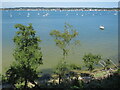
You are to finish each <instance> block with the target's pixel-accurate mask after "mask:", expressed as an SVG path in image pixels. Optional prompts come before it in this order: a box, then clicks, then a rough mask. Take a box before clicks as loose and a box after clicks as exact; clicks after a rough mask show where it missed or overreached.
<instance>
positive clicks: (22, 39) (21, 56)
mask: <svg viewBox="0 0 120 90" xmlns="http://www.w3.org/2000/svg"><path fill="white" fill-rule="evenodd" d="M15 28H18V29H19V31H17V32H16V35H15V37H14V39H13V41H14V43H15V45H16V48H15V51H14V54H13V56H14V58H15V60H16V61H17V62H18V63H19V64H21V65H25V66H26V67H27V66H31V67H32V68H33V67H34V68H35V67H36V68H37V66H38V65H39V64H42V53H41V48H40V47H39V42H41V40H40V38H39V37H37V36H35V33H36V32H35V30H34V29H33V27H32V24H29V26H24V25H22V24H16V25H15Z"/></svg>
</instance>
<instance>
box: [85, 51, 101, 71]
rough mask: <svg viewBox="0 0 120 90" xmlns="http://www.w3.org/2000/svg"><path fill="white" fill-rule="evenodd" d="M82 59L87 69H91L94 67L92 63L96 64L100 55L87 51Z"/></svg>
mask: <svg viewBox="0 0 120 90" xmlns="http://www.w3.org/2000/svg"><path fill="white" fill-rule="evenodd" d="M83 60H84V63H85V66H86V67H87V68H88V70H89V71H92V70H93V69H94V65H96V64H98V62H99V61H100V60H101V56H100V55H93V54H91V53H89V54H87V55H84V57H83Z"/></svg>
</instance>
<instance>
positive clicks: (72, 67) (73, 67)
mask: <svg viewBox="0 0 120 90" xmlns="http://www.w3.org/2000/svg"><path fill="white" fill-rule="evenodd" d="M69 67H70V69H72V70H81V66H78V65H76V64H70V65H69Z"/></svg>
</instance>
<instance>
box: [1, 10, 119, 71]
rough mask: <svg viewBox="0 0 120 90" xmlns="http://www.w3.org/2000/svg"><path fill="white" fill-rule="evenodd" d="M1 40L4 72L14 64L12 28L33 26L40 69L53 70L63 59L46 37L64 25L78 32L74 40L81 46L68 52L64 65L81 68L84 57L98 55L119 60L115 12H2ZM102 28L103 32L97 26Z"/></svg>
mask: <svg viewBox="0 0 120 90" xmlns="http://www.w3.org/2000/svg"><path fill="white" fill-rule="evenodd" d="M2 14H3V16H2V19H3V21H2V37H3V42H2V44H3V71H4V70H6V69H7V68H8V66H9V65H10V64H11V63H12V61H13V60H14V58H13V56H12V54H13V50H14V43H13V41H12V39H13V37H14V35H15V32H16V31H17V30H16V29H15V28H14V25H15V24H18V23H19V24H24V25H28V23H32V24H33V27H34V29H35V30H36V31H37V35H38V36H40V38H41V40H42V43H41V45H40V46H41V48H42V52H43V59H44V60H43V63H44V64H43V65H41V66H40V68H41V69H49V68H53V67H55V65H56V64H57V63H58V61H59V60H60V59H61V58H62V50H60V49H59V48H58V47H56V46H55V43H54V40H53V38H52V37H51V36H50V35H49V33H50V31H51V30H54V29H57V30H61V31H62V30H63V29H64V24H65V22H67V23H69V24H71V25H73V26H74V28H75V29H76V30H77V31H78V32H79V36H78V37H77V38H76V39H79V40H80V45H78V46H76V47H74V49H71V51H70V53H69V56H68V57H67V61H68V62H69V63H75V64H78V65H79V64H81V63H82V62H83V61H82V57H83V55H84V54H86V53H90V52H91V53H93V54H99V55H101V56H102V57H103V58H104V59H106V58H111V59H112V60H113V61H114V62H115V63H117V57H118V15H117V12H116V11H3V12H2ZM100 25H104V26H105V30H100V29H99V26H100Z"/></svg>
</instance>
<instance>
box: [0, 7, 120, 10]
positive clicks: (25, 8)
mask: <svg viewBox="0 0 120 90" xmlns="http://www.w3.org/2000/svg"><path fill="white" fill-rule="evenodd" d="M0 10H15V11H22V10H27V11H33V10H34V11H43V10H45V11H120V8H55V7H49V8H45V7H18V8H0Z"/></svg>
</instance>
